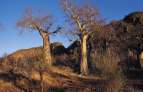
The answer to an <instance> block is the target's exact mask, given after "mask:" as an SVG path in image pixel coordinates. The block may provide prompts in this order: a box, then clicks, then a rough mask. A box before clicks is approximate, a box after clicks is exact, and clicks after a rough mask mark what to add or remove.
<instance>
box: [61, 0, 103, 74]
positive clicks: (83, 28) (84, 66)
mask: <svg viewBox="0 0 143 92" xmlns="http://www.w3.org/2000/svg"><path fill="white" fill-rule="evenodd" d="M62 8H63V10H64V12H65V14H66V15H67V17H68V20H69V21H68V22H70V23H71V24H72V25H73V27H72V28H73V29H72V30H73V31H72V32H73V33H74V34H75V35H77V36H78V38H79V39H80V42H81V63H80V72H81V74H82V75H88V62H87V61H88V59H87V39H88V37H89V36H90V34H92V33H93V32H94V31H97V30H100V28H101V24H102V23H101V20H100V17H99V13H98V10H97V9H96V8H95V7H93V6H92V5H91V4H85V5H76V4H74V3H73V2H72V1H71V0H62Z"/></svg>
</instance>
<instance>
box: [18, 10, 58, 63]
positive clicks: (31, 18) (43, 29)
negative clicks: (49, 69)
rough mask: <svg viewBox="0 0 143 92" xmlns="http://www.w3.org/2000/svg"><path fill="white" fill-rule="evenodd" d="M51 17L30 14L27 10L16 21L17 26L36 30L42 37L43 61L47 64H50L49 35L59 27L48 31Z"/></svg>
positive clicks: (50, 25)
mask: <svg viewBox="0 0 143 92" xmlns="http://www.w3.org/2000/svg"><path fill="white" fill-rule="evenodd" d="M52 24H53V23H52V21H51V17H50V16H49V15H44V16H36V15H34V14H32V11H30V10H28V11H26V13H25V16H23V17H22V18H21V19H20V20H19V21H18V23H17V26H19V27H22V28H31V29H33V30H34V31H37V32H38V33H39V34H40V36H41V37H42V39H43V56H44V62H45V64H47V65H52V56H51V49H50V39H49V36H50V35H52V34H54V33H57V32H58V31H59V30H60V29H61V28H60V27H59V28H58V29H57V30H55V31H53V32H50V31H49V30H50V28H51V27H52Z"/></svg>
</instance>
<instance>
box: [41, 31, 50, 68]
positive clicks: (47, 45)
mask: <svg viewBox="0 0 143 92" xmlns="http://www.w3.org/2000/svg"><path fill="white" fill-rule="evenodd" d="M40 35H41V37H42V38H43V56H44V63H45V64H47V65H49V66H51V65H52V56H51V48H50V40H49V34H47V33H46V32H43V31H42V32H40Z"/></svg>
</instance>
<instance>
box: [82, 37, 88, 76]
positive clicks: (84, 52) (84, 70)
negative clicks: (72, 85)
mask: <svg viewBox="0 0 143 92" xmlns="http://www.w3.org/2000/svg"><path fill="white" fill-rule="evenodd" d="M86 43H87V35H84V36H83V37H82V38H81V65H80V72H81V74H82V75H88V63H87V44H86Z"/></svg>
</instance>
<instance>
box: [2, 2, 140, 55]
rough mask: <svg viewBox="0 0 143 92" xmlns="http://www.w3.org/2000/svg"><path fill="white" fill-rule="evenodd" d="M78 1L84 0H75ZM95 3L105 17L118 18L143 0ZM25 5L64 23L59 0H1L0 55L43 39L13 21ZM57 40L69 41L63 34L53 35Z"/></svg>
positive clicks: (57, 21)
mask: <svg viewBox="0 0 143 92" xmlns="http://www.w3.org/2000/svg"><path fill="white" fill-rule="evenodd" d="M75 1H77V3H81V2H83V0H75ZM90 1H91V2H92V4H93V5H95V6H96V7H97V8H98V9H99V11H100V14H101V15H102V17H103V18H104V19H105V20H106V21H108V22H109V21H111V20H119V19H122V18H123V17H124V16H125V15H127V14H129V13H131V12H134V11H143V0H90ZM27 7H32V8H33V9H35V10H41V11H42V12H47V13H50V14H52V15H53V16H54V21H55V22H56V24H57V25H62V26H64V25H63V22H64V20H65V19H64V15H63V14H62V10H61V8H60V5H59V0H0V22H1V23H2V24H3V27H2V28H1V29H0V31H1V32H0V56H2V55H3V54H4V53H12V52H14V51H16V50H18V49H24V48H30V47H35V46H41V45H42V40H41V39H40V36H39V34H38V33H37V32H32V33H30V32H25V33H23V34H19V33H20V29H19V28H17V27H16V22H17V20H18V19H20V17H21V16H22V13H23V12H24V10H25V9H26V8H27ZM55 41H59V42H62V43H63V44H64V45H65V46H68V45H69V44H70V42H69V41H68V39H66V37H65V36H61V35H59V36H58V35H57V36H56V35H54V36H52V37H51V42H55Z"/></svg>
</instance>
